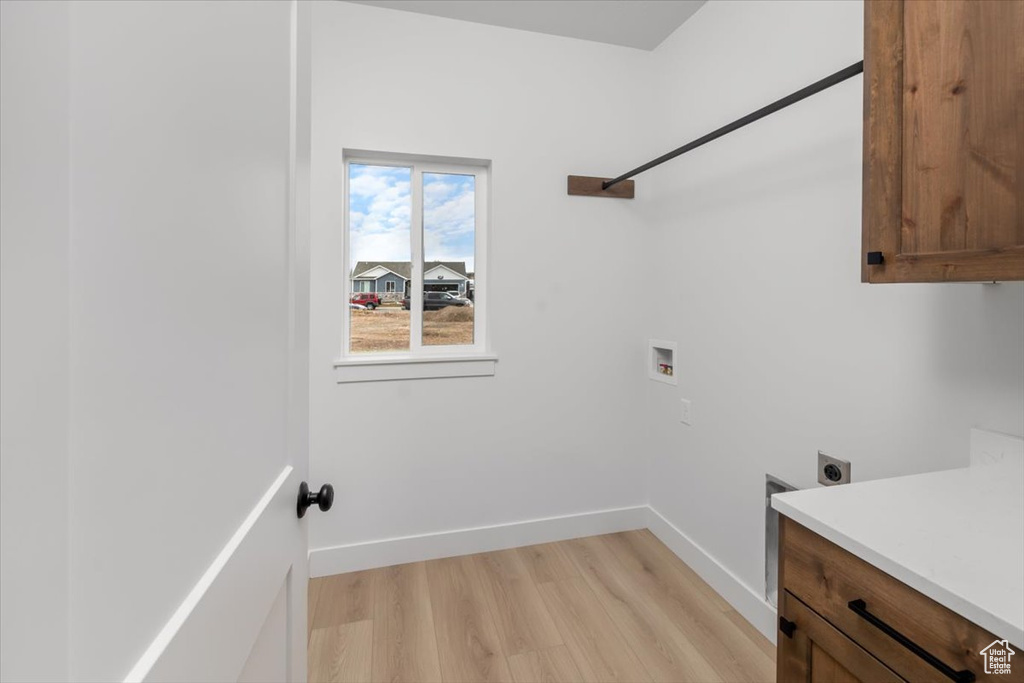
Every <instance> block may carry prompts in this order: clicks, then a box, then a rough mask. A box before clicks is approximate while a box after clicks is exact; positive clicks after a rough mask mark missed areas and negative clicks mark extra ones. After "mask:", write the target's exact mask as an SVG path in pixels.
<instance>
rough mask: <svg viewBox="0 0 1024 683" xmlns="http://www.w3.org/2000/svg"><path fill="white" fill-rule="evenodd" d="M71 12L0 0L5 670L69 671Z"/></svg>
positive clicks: (19, 676) (55, 676)
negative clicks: (69, 28)
mask: <svg viewBox="0 0 1024 683" xmlns="http://www.w3.org/2000/svg"><path fill="white" fill-rule="evenodd" d="M68 17H69V8H68V4H67V3H65V2H2V3H0V196H2V198H3V199H2V202H0V228H2V229H0V377H2V378H3V382H2V384H0V426H2V428H0V546H2V548H3V551H2V553H0V680H11V681H33V680H38V681H58V680H64V679H66V678H67V676H68V657H67V644H68V633H67V619H68V574H67V571H68V335H69V326H68V258H69V245H68V240H69V234H68V233H69V226H68V210H69V196H68V188H69V176H68V155H69V138H68V110H69V106H70V104H69V90H68V85H69V84H68V24H69V22H68Z"/></svg>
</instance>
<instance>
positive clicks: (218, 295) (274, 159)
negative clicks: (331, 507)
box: [70, 1, 322, 682]
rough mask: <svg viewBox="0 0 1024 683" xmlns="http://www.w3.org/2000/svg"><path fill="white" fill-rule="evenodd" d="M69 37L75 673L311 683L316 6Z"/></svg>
mask: <svg viewBox="0 0 1024 683" xmlns="http://www.w3.org/2000/svg"><path fill="white" fill-rule="evenodd" d="M70 33H71V58H70V68H71V103H72V104H71V116H70V119H71V145H72V153H71V159H72V161H71V166H72V172H71V186H72V189H71V193H72V208H71V234H72V249H71V308H72V314H71V318H72V320H71V330H72V331H71V368H72V371H71V375H72V379H71V408H70V415H71V437H70V444H71V451H72V452H71V462H72V474H71V482H72V483H71V489H72V494H71V495H72V500H71V530H70V536H71V569H70V577H71V633H70V640H71V675H72V677H74V678H78V679H83V680H112V679H124V680H129V681H178V682H181V681H237V680H244V681H255V680H266V681H282V680H305V676H306V673H305V670H306V586H307V580H308V572H307V534H306V525H307V524H308V519H309V517H306V518H305V519H302V520H300V519H299V518H298V516H297V514H296V500H297V495H298V491H299V486H300V482H302V480H304V479H306V477H307V470H308V452H307V451H308V446H307V441H308V430H307V423H308V411H307V402H308V368H307V365H308V364H307V357H308V253H307V235H306V230H307V228H306V225H307V222H308V221H307V216H306V213H307V209H306V205H307V203H308V191H307V190H306V186H307V182H306V175H307V170H306V169H307V168H308V152H309V149H308V147H309V141H308V129H309V124H308V121H309V112H308V99H309V58H308V52H309V44H308V43H309V35H308V7H306V6H305V5H304V4H301V5H300V3H296V2H294V1H292V2H286V1H278V2H263V1H250V2H237V1H236V2H198V1H197V2H177V1H160V2H155V1H142V2H118V1H115V2H83V3H74V4H73V5H72V7H71V28H70ZM317 488H319V483H317ZM311 514H322V513H320V512H315V513H311Z"/></svg>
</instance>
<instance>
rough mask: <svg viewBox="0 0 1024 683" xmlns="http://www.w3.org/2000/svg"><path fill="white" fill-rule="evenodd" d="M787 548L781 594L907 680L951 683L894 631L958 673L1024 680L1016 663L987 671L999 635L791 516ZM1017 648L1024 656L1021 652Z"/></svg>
mask: <svg viewBox="0 0 1024 683" xmlns="http://www.w3.org/2000/svg"><path fill="white" fill-rule="evenodd" d="M780 548H781V553H782V558H781V562H780V565H781V571H780V580H781V582H782V586H781V588H784V589H785V590H788V591H789V592H790V593H792V594H793V595H794V596H796V597H797V598H799V599H800V600H801V601H803V602H804V603H805V604H807V605H808V606H809V607H810V608H811V609H813V610H814V611H815V612H817V613H818V614H820V615H821V616H823V617H824V618H825V619H827V620H828V621H829V622H830V623H832V624H833V625H834V626H836V627H837V628H838V629H839V630H840V631H842V632H843V633H845V634H846V635H848V636H849V637H850V638H852V639H853V640H854V641H856V642H857V643H858V644H859V645H861V646H862V647H863V648H864V649H866V650H867V651H868V652H871V653H872V654H873V655H874V656H875V657H877V658H878V659H880V660H881V661H882V662H884V663H885V664H886V665H887V666H888V667H889V668H891V669H892V670H893V671H895V672H896V673H898V674H899V675H900V676H902V677H903V678H906V679H907V680H911V681H941V682H943V683H948V682H949V681H950V680H951V676H949V675H948V674H944V673H943V672H942V671H940V669H939V668H937V667H936V666H935V665H933V664H930V663H928V662H927V661H925V660H924V659H923V658H922V657H920V656H919V655H917V654H915V653H914V652H913V651H912V649H911V647H910V646H908V645H906V644H901V643H900V642H899V640H898V638H897V637H896V636H894V635H893V634H892V631H895V632H897V633H898V634H900V635H902V636H903V637H905V638H906V639H908V640H909V641H911V642H912V643H913V644H915V645H916V646H918V647H919V648H921V649H922V650H923V651H925V652H927V653H929V654H930V655H932V656H933V657H934V658H936V660H937V662H938V663H941V664H944V665H946V666H947V667H949V669H950V670H951V672H959V671H970V672H971V673H973V674H974V676H975V679H976V680H978V681H1004V682H1005V681H1015V682H1018V683H1019V682H1022V681H1024V664H1018V662H1017V661H1013V662H1012V664H1013V667H1012V668H1013V672H1012V673H1011V674H1010V675H1005V674H1004V675H994V674H992V675H989V674H986V673H985V666H984V660H983V658H982V656H981V654H980V652H981V650H982V649H983V648H985V647H986V646H988V645H989V644H990V643H991V642H992V641H994V640H997V637H996V635H995V634H992V633H989V632H988V631H986V630H984V629H982V628H980V627H978V626H977V625H975V624H974V623H972V622H970V621H968V620H967V619H964V618H963V617H961V616H959V615H958V614H956V613H954V612H952V611H950V610H949V609H947V608H945V607H943V606H942V605H940V604H938V603H937V602H935V601H934V600H932V599H931V598H928V597H926V596H924V595H923V594H921V593H919V592H917V591H916V590H914V589H912V588H910V587H909V586H907V585H906V584H904V583H902V582H900V581H898V580H897V579H894V578H893V577H891V576H889V575H888V574H886V573H885V572H883V571H881V570H879V569H877V568H875V567H873V566H872V565H870V564H868V563H867V562H865V561H864V560H861V559H860V558H858V557H856V556H854V555H852V554H851V553H849V552H847V551H845V550H843V549H842V548H840V547H839V546H837V545H835V544H834V543H832V542H830V541H827V540H826V539H824V538H822V537H821V536H819V535H817V534H815V533H814V532H812V531H810V530H808V529H806V528H805V527H803V526H801V525H799V524H797V523H796V522H794V521H793V520H791V519H788V518H786V517H782V518H781V519H780ZM779 592H780V593H781V592H782V591H781V590H780V591H779ZM853 601H863V609H862V611H861V613H858V611H857V610H855V609H853V608H851V606H850V603H851V602H853ZM864 612H866V614H864ZM872 620H877V621H876V622H875V623H872ZM887 629H891V631H889V632H887ZM1014 650H1016V651H1017V652H1021V649H1020V648H1018V647H1016V646H1015V647H1014ZM1014 659H1016V657H1015V658H1014Z"/></svg>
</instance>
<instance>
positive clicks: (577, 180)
mask: <svg viewBox="0 0 1024 683" xmlns="http://www.w3.org/2000/svg"><path fill="white" fill-rule="evenodd" d="M608 180H611V178H595V177H593V176H588V175H571V176H569V184H568V187H569V194H571V195H579V196H581V197H614V198H616V199H633V181H632V180H623V181H622V182H619V183H617V184H615V185H612V186H611V187H609V188H608V189H607V190H606V189H604V187H602V183H604V182H605V181H608Z"/></svg>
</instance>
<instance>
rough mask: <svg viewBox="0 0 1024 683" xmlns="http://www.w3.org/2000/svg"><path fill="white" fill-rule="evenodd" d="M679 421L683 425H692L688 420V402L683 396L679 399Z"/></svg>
mask: <svg viewBox="0 0 1024 683" xmlns="http://www.w3.org/2000/svg"><path fill="white" fill-rule="evenodd" d="M679 421H680V422H682V423H683V424H684V425H692V424H693V422H691V421H690V402H689V401H687V400H686V399H685V398H681V399H679Z"/></svg>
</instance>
